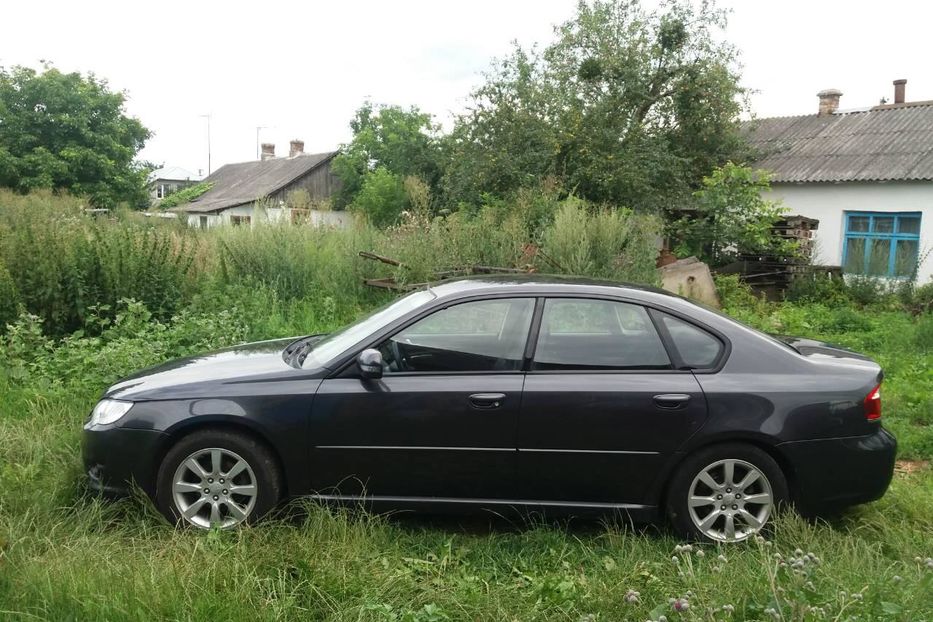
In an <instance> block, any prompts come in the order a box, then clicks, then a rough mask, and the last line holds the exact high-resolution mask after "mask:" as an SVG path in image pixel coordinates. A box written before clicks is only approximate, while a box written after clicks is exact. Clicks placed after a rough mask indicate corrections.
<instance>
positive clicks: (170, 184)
mask: <svg viewBox="0 0 933 622" xmlns="http://www.w3.org/2000/svg"><path fill="white" fill-rule="evenodd" d="M200 180H201V175H196V174H195V173H192V172H191V171H189V170H186V169H183V168H181V167H180V166H166V167H163V168H160V169H156V170H154V171H152V172H151V173H149V177H148V179H147V184H148V186H149V198H150V199H151V200H152V202H153V204H156V203H158V202H159V201H161V200H162V199H164V198H165V197H167V196H168V195H170V194H172V193H175V192H178V191H179V190H181V189H182V188H187V187H188V186H191V185H194V184H196V183H198V182H199V181H200Z"/></svg>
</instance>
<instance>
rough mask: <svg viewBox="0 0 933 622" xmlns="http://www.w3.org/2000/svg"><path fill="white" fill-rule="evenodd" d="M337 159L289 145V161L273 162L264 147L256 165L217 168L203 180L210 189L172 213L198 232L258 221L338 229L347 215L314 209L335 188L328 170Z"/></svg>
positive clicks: (295, 142)
mask: <svg viewBox="0 0 933 622" xmlns="http://www.w3.org/2000/svg"><path fill="white" fill-rule="evenodd" d="M336 155H337V152H336V151H329V152H327V153H315V154H310V153H305V152H304V143H303V142H302V141H300V140H293V141H291V144H290V149H289V154H288V157H281V158H277V157H275V145H273V144H271V143H264V144H263V145H262V158H261V159H260V160H259V161H251V162H239V163H236V164H227V165H225V166H222V167H220V168H219V169H217V170H216V171H215V172H214V173H212V174H211V175H210V176H208V177H207V178H205V179H204V181H205V182H206V183H210V184H211V187H210V190H208V191H207V192H205V193H204V194H203V195H201V196H200V197H198V198H197V199H195V200H193V201H191V202H190V203H185V204H183V205H179V206H178V207H176V208H173V210H172V211H174V212H179V213H183V214H185V215H186V216H187V218H188V223H189V224H190V225H192V226H200V227H210V226H214V225H218V224H232V225H245V224H254V222H255V220H256V219H258V218H266V219H269V220H281V219H284V218H288V219H290V220H291V221H295V222H297V221H302V220H307V221H309V222H311V223H312V224H329V225H335V226H343V225H344V224H345V223H346V221H347V214H346V213H344V212H331V211H321V210H318V209H314V206H315V204H320V203H322V202H324V201H326V200H327V199H329V198H330V197H331V196H332V195H333V194H334V192H336V191H337V189H338V188H339V187H340V180H339V178H337V176H336V175H334V173H333V171H332V170H331V162H332V161H333V159H334V156H336ZM296 197H297V198H299V199H300V201H298V202H296V200H295V199H296Z"/></svg>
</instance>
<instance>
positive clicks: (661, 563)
mask: <svg viewBox="0 0 933 622" xmlns="http://www.w3.org/2000/svg"><path fill="white" fill-rule="evenodd" d="M230 295H231V296H232V297H233V298H234V299H237V300H238V304H240V305H242V306H245V307H249V309H248V311H246V312H240V311H239V310H238V309H239V308H240V307H234V308H233V309H229V310H228V313H227V314H226V315H219V314H217V313H214V314H201V315H199V314H197V313H194V314H192V315H190V316H182V317H179V318H178V319H176V320H175V321H174V322H171V323H159V322H157V321H155V320H154V319H153V318H152V317H150V316H149V315H148V313H147V312H146V310H145V309H143V308H141V307H140V306H139V305H130V306H128V307H126V308H123V310H122V311H121V313H120V314H119V318H120V319H119V321H118V322H117V323H116V324H115V325H110V326H108V327H107V328H105V329H104V331H103V333H102V334H101V335H100V336H99V337H93V338H88V337H78V338H70V339H68V340H66V341H65V342H64V343H51V342H48V341H44V340H46V339H47V338H45V337H43V336H42V335H41V334H37V333H36V331H35V329H36V328H37V326H36V325H34V324H30V323H28V322H26V323H22V324H20V325H18V327H17V328H16V329H15V330H14V331H13V332H12V333H11V334H10V335H9V336H8V342H7V348H6V351H5V356H6V357H7V364H6V366H5V367H4V369H6V376H5V377H2V376H0V395H3V400H2V401H0V422H2V425H0V620H35V619H41V620H72V619H73V620H166V619H167V620H201V619H224V620H249V621H250V622H253V621H256V620H407V621H430V620H448V619H449V620H571V621H577V620H582V619H594V620H646V619H653V620H657V619H658V618H659V616H661V615H665V616H666V617H667V618H668V619H669V620H678V619H682V620H771V619H784V620H810V619H813V620H817V619H829V620H834V619H839V620H846V619H859V620H869V619H871V620H874V619H885V620H905V621H906V620H911V621H914V620H923V619H933V599H931V598H930V594H933V568H931V567H930V565H931V564H933V562H927V561H926V559H927V558H928V557H930V556H931V555H933V470H931V469H930V468H921V469H920V470H919V471H917V472H915V473H913V474H904V473H900V474H898V475H897V476H896V477H895V480H894V483H893V485H892V488H891V490H890V492H889V493H888V495H886V496H885V497H884V498H883V499H882V500H881V501H879V502H876V503H873V504H870V505H867V506H864V507H860V508H856V509H854V510H852V511H851V512H849V513H847V514H846V515H844V516H843V517H842V518H839V519H835V520H833V521H832V522H829V523H826V522H819V523H808V522H805V521H803V520H801V519H798V518H796V517H793V516H786V517H784V518H782V520H780V521H779V523H778V525H777V528H776V532H775V534H774V537H773V539H772V542H771V543H770V544H767V545H765V544H760V543H749V544H746V545H740V546H733V547H722V548H721V549H720V548H717V547H715V546H707V547H702V551H703V554H702V557H700V556H699V555H700V553H699V552H698V550H699V549H698V548H695V549H694V550H693V551H691V552H689V553H685V552H683V551H677V550H676V547H677V546H678V544H679V543H678V541H677V540H676V539H674V538H673V537H672V536H671V535H670V534H669V533H668V532H667V531H666V530H664V529H654V528H640V527H639V528H635V529H633V528H631V527H629V526H627V525H626V523H625V521H622V520H604V521H584V520H576V521H569V522H568V521H562V522H545V521H543V520H541V519H537V520H531V521H529V522H521V521H508V520H502V519H492V518H489V517H486V518H482V517H481V518H471V519H467V518H447V519H437V518H430V517H413V516H396V517H372V516H367V515H365V514H361V513H347V512H341V511H335V510H329V509H326V508H322V507H318V506H314V505H301V504H298V506H299V507H296V508H295V509H296V510H301V511H296V512H293V513H292V515H291V516H290V517H288V518H280V519H277V520H275V521H272V522H269V523H266V524H264V525H262V526H260V527H257V528H252V529H242V530H239V531H236V532H233V533H221V532H214V533H193V532H186V531H177V530H175V529H173V528H171V527H169V526H168V525H167V524H166V523H165V522H164V521H163V520H162V519H161V518H160V517H159V516H158V515H157V514H156V512H155V511H154V509H153V508H152V507H151V505H150V504H149V503H148V501H146V500H145V499H142V498H135V499H127V500H123V501H120V502H116V503H113V502H105V501H101V500H99V499H97V498H95V497H93V496H92V495H89V494H86V493H85V491H84V489H83V481H82V475H81V472H80V446H79V430H80V427H81V424H82V420H83V418H84V417H85V414H86V413H87V412H88V410H89V408H90V407H91V405H92V404H93V403H94V401H95V400H96V398H97V396H98V395H99V392H100V390H101V389H102V388H103V387H104V386H106V384H108V383H109V382H110V381H111V380H112V379H113V378H115V377H116V376H117V375H119V374H120V373H123V372H125V371H128V370H129V369H133V368H137V367H141V366H144V365H148V364H150V363H153V362H156V361H158V360H160V359H163V358H166V357H168V356H174V355H178V354H182V353H186V352H193V351H197V350H201V349H204V348H207V347H211V346H214V345H222V344H224V343H229V342H232V341H238V340H241V339H246V338H262V337H269V336H274V335H276V334H294V333H300V332H309V331H311V330H323V329H328V328H332V327H333V325H335V324H338V323H340V322H341V321H344V320H346V319H347V317H346V316H345V315H343V314H341V313H340V312H338V311H336V310H335V308H334V307H333V306H331V307H330V308H328V306H327V305H324V306H321V305H319V304H317V303H314V304H311V301H308V304H302V303H300V302H282V301H279V300H277V299H276V298H275V296H274V295H272V294H270V293H269V292H268V291H266V290H262V289H260V290H254V291H252V292H250V296H249V299H247V298H244V297H242V296H241V295H240V294H237V293H236V292H234V293H231V294H230ZM308 308H311V309H313V310H314V311H310V312H309V311H308V310H307V309H308ZM328 309H329V310H328ZM750 309H751V308H750V307H736V308H735V312H736V313H738V314H740V315H743V314H744V315H743V317H744V318H745V319H747V320H752V321H754V323H756V324H758V325H760V326H763V327H766V328H770V329H773V330H774V329H777V330H783V331H784V332H794V333H802V334H808V335H811V336H818V337H824V338H830V339H831V340H834V341H836V342H842V343H844V344H845V345H850V346H853V347H856V348H858V349H863V350H866V351H868V352H870V353H872V354H874V355H875V356H877V357H878V358H879V359H880V360H881V361H882V362H883V363H884V364H885V365H886V367H887V368H888V379H887V381H886V384H885V411H886V412H885V424H886V425H887V426H889V427H891V428H893V429H894V430H895V431H896V432H897V433H898V434H899V435H900V437H901V442H902V451H903V454H902V455H905V456H907V457H910V458H914V459H928V458H929V457H930V456H931V455H933V451H931V450H930V434H929V429H930V425H929V419H928V417H929V413H930V408H929V399H930V377H929V364H930V361H929V349H928V346H929V344H928V339H929V325H928V323H929V322H930V318H929V317H921V318H919V319H918V318H912V317H910V316H908V315H906V314H904V313H900V312H896V311H876V312H874V313H872V314H863V313H855V314H854V315H853V314H852V313H850V312H849V311H840V310H834V309H829V308H826V307H822V306H820V305H812V304H811V305H772V306H761V305H758V306H757V307H756V308H755V309H756V310H755V311H754V312H752V311H751V310H750ZM316 314H317V315H316ZM27 344H31V347H33V348H35V347H38V348H39V349H40V350H43V349H44V351H45V352H46V354H44V355H43V356H40V357H37V358H35V359H34V360H31V361H26V360H23V359H17V360H18V361H19V362H18V365H19V366H17V365H14V364H12V363H11V358H10V357H11V356H13V354H11V353H13V352H21V351H22V350H24V349H26V345H27ZM37 344H39V345H37ZM43 344H44V345H43ZM17 348H19V349H17ZM840 468H844V465H840ZM610 518H611V517H610ZM798 548H799V549H800V550H801V552H802V553H812V554H813V555H815V556H816V557H818V558H819V559H820V563H819V564H818V565H815V564H812V563H809V562H807V563H806V564H805V567H804V570H806V572H807V574H806V575H801V574H794V573H792V572H790V571H789V568H790V566H792V565H793V564H792V563H791V564H790V566H786V567H781V561H782V560H779V559H776V558H775V555H776V554H780V555H782V556H784V560H786V559H787V558H788V557H795V555H794V551H795V549H798ZM720 554H723V555H724V556H725V557H726V559H727V561H725V562H723V561H720V560H718V559H717V558H718V556H719V555H720ZM674 556H676V557H678V562H677V563H675V562H673V561H672V557H674ZM796 558H800V555H799V554H798V555H796ZM808 559H809V558H808ZM916 559H919V561H916ZM785 563H787V562H785ZM800 563H803V562H798V565H799V564H800ZM808 582H809V583H808ZM633 592H638V596H637V602H630V601H635V598H634V593H633ZM688 594H690V598H689V599H688V603H690V607H689V609H687V610H686V611H685V612H682V613H675V612H674V611H673V608H672V605H671V604H670V603H669V602H668V601H669V599H672V598H684V597H685V596H687V595H688ZM843 594H844V595H843ZM856 594H857V595H858V596H854V595H856ZM724 605H730V606H731V607H733V608H734V611H733V612H732V613H729V612H727V611H724V610H722V609H719V610H717V609H718V608H721V607H722V606H724ZM806 607H820V608H822V609H823V611H824V612H825V617H822V618H821V617H819V614H818V611H817V610H815V609H814V610H812V611H809V613H803V609H804V608H806ZM769 608H770V609H775V611H776V612H778V616H779V617H774V616H772V614H770V613H766V611H765V610H766V609H769ZM588 616H593V617H592V618H589V617H588ZM780 616H783V617H780Z"/></svg>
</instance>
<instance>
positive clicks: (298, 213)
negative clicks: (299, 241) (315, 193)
mask: <svg viewBox="0 0 933 622" xmlns="http://www.w3.org/2000/svg"><path fill="white" fill-rule="evenodd" d="M310 217H311V210H309V209H297V208H296V209H293V210H292V224H293V225H300V224H302V223H306V222H308V219H309V218H310Z"/></svg>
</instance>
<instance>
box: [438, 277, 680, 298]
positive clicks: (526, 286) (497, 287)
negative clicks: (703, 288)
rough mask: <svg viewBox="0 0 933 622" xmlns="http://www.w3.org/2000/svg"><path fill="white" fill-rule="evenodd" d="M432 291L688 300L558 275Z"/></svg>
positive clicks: (457, 283) (472, 281) (451, 284)
mask: <svg viewBox="0 0 933 622" xmlns="http://www.w3.org/2000/svg"><path fill="white" fill-rule="evenodd" d="M429 288H430V290H431V291H432V292H433V293H434V294H435V295H436V296H437V297H438V298H448V297H452V298H459V297H461V296H462V295H475V294H502V293H515V294H547V293H577V294H609V295H616V296H619V295H623V296H627V297H631V298H636V299H643V300H648V299H657V297H659V296H660V297H664V298H665V299H668V301H670V302H672V300H671V299H676V300H681V301H684V300H685V299H684V298H682V297H681V296H678V295H676V294H672V293H670V292H668V291H665V290H663V289H660V288H657V287H652V286H650V285H636V284H633V283H619V282H616V281H609V280H602V279H593V278H588V277H577V276H565V275H554V274H483V275H473V276H466V277H462V278H458V279H456V280H449V281H441V282H438V283H434V284H432V285H430V287H429Z"/></svg>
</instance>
